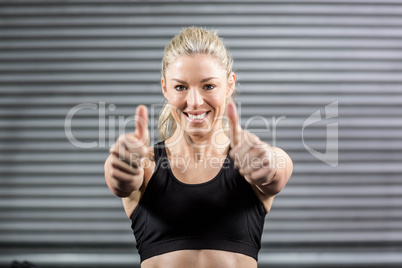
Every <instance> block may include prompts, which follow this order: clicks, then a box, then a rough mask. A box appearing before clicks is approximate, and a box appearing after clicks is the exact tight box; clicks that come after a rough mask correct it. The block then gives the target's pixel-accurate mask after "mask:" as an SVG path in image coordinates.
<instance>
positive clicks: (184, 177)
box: [169, 156, 226, 184]
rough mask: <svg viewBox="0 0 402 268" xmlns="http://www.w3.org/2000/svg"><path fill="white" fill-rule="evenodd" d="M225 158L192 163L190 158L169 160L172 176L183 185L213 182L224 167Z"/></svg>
mask: <svg viewBox="0 0 402 268" xmlns="http://www.w3.org/2000/svg"><path fill="white" fill-rule="evenodd" d="M225 159H226V156H221V157H214V158H208V159H202V160H201V161H194V160H193V159H191V158H183V159H181V160H177V159H174V158H170V159H169V165H170V169H171V171H172V173H173V176H174V177H175V178H176V179H177V180H179V181H180V182H182V183H185V184H201V183H205V182H208V181H210V180H213V179H214V178H215V177H216V176H217V175H218V174H219V173H220V171H221V169H222V168H223V167H224V161H225Z"/></svg>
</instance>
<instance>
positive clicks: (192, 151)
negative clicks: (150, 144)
mask: <svg viewBox="0 0 402 268" xmlns="http://www.w3.org/2000/svg"><path fill="white" fill-rule="evenodd" d="M213 133H214V131H211V132H209V133H207V134H206V135H203V136H193V135H189V134H188V133H186V132H184V131H183V130H182V129H181V128H176V131H175V132H174V134H173V136H172V137H170V138H169V139H168V140H166V146H167V147H168V149H169V151H170V152H171V153H173V154H176V155H181V156H184V155H186V156H190V157H192V158H193V159H195V161H198V160H202V159H203V158H204V157H208V156H217V155H226V154H227V153H228V147H229V144H230V139H229V138H228V136H227V135H226V134H225V133H224V131H223V129H222V128H221V129H218V130H216V131H215V133H216V134H214V135H213Z"/></svg>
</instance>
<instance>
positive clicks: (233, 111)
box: [226, 102, 241, 148]
mask: <svg viewBox="0 0 402 268" xmlns="http://www.w3.org/2000/svg"><path fill="white" fill-rule="evenodd" d="M226 113H227V116H228V120H229V125H230V146H232V148H234V147H235V146H237V145H238V144H239V141H240V137H239V135H240V132H241V127H240V125H239V114H238V113H237V108H236V105H235V104H234V102H229V103H228V105H227V107H226Z"/></svg>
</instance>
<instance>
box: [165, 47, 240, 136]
mask: <svg viewBox="0 0 402 268" xmlns="http://www.w3.org/2000/svg"><path fill="white" fill-rule="evenodd" d="M165 78H166V80H164V79H163V78H162V80H161V83H162V91H163V95H164V96H165V98H166V99H167V100H168V101H169V104H170V106H171V113H172V116H173V118H174V119H175V120H176V123H177V129H178V130H179V131H180V130H183V131H184V132H185V133H187V134H188V135H190V136H193V137H194V138H195V137H201V136H206V135H208V134H212V132H213V131H214V130H217V129H219V128H221V127H222V116H223V115H224V112H225V107H226V103H225V100H226V99H227V98H229V97H230V96H231V95H232V93H233V91H234V85H235V74H234V73H231V74H230V76H229V79H228V77H227V73H226V71H225V69H224V68H223V67H222V66H221V64H220V63H219V61H218V60H216V58H215V57H213V56H210V55H200V54H197V55H192V56H179V57H178V58H176V59H175V60H174V61H173V62H171V63H170V64H169V68H168V69H167V70H166V74H165Z"/></svg>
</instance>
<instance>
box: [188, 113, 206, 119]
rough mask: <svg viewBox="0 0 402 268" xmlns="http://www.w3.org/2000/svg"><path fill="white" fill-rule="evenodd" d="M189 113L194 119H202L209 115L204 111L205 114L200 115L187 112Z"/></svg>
mask: <svg viewBox="0 0 402 268" xmlns="http://www.w3.org/2000/svg"><path fill="white" fill-rule="evenodd" d="M187 115H188V117H189V118H190V119H192V120H201V119H203V118H204V117H205V116H206V115H207V113H203V114H199V115H192V114H187Z"/></svg>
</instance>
